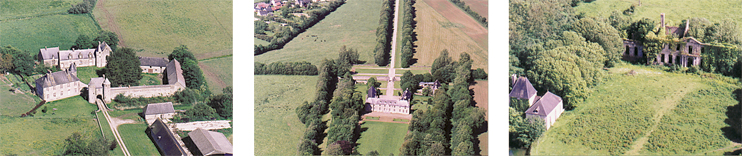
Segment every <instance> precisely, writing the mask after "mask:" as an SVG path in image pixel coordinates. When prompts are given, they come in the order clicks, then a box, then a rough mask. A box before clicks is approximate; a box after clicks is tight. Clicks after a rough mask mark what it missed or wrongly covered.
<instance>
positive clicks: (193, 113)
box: [184, 104, 219, 120]
mask: <svg viewBox="0 0 742 156" xmlns="http://www.w3.org/2000/svg"><path fill="white" fill-rule="evenodd" d="M184 114H185V115H186V116H187V117H188V118H190V119H191V120H210V119H211V118H215V117H218V116H219V115H217V114H216V110H214V108H211V107H209V106H207V105H204V104H196V105H193V107H191V108H190V109H188V110H186V112H185V113H184Z"/></svg>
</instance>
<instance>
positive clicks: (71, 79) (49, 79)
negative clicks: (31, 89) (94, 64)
mask: <svg viewBox="0 0 742 156" xmlns="http://www.w3.org/2000/svg"><path fill="white" fill-rule="evenodd" d="M35 82H36V88H35V89H36V95H38V96H39V97H40V98H41V99H42V100H45V101H46V102H50V101H55V100H59V99H64V98H68V97H73V96H77V95H80V91H81V90H82V89H83V88H85V87H87V85H86V84H84V83H82V82H80V79H79V78H77V67H76V66H75V65H74V64H73V65H72V66H70V67H69V68H68V69H67V70H64V71H58V72H54V73H51V72H48V73H46V74H45V75H44V76H43V77H41V78H38V79H36V81H35Z"/></svg>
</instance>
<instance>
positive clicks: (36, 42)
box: [0, 9, 100, 55]
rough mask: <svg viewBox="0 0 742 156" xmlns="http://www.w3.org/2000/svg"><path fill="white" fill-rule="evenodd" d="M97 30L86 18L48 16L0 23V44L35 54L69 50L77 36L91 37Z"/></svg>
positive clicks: (78, 16) (90, 20) (93, 22)
mask: <svg viewBox="0 0 742 156" xmlns="http://www.w3.org/2000/svg"><path fill="white" fill-rule="evenodd" d="M3 10H5V9H3ZM99 31H100V30H99V29H98V27H97V26H96V25H95V21H93V19H92V18H90V16H88V15H72V14H70V15H51V16H42V17H35V18H28V19H22V20H9V21H0V32H2V33H0V45H2V46H7V45H11V46H13V47H16V48H18V49H20V50H24V51H27V52H28V53H30V54H34V55H36V54H38V53H39V49H41V48H44V47H49V48H51V47H59V49H60V50H64V49H70V47H71V46H72V45H74V44H75V40H76V39H77V37H78V36H79V35H81V34H84V35H88V36H95V35H97V34H98V32H99Z"/></svg>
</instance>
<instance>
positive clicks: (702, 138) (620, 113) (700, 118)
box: [531, 64, 738, 155]
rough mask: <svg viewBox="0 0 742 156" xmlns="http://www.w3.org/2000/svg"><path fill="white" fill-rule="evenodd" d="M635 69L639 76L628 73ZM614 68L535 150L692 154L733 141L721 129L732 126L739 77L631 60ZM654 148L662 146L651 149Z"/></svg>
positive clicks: (558, 122)
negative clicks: (729, 113) (706, 75)
mask: <svg viewBox="0 0 742 156" xmlns="http://www.w3.org/2000/svg"><path fill="white" fill-rule="evenodd" d="M630 70H634V71H637V73H639V74H638V75H635V76H628V75H626V73H627V72H629V71H630ZM609 72H610V73H612V74H609V75H608V76H607V78H606V80H605V81H604V82H603V83H602V84H600V85H598V86H595V87H594V90H595V91H594V92H593V93H592V95H590V96H589V97H588V98H587V99H586V101H584V102H582V103H579V104H578V105H579V106H578V107H577V108H576V109H575V110H572V111H566V112H564V113H563V114H562V115H561V117H560V118H559V119H557V121H556V123H555V124H554V125H553V126H552V127H551V128H550V129H549V130H548V131H547V132H546V133H544V136H543V137H542V138H540V139H539V140H538V143H536V144H535V145H534V147H532V150H531V154H534V155H540V154H557V155H571V154H584V155H609V154H610V155H617V154H629V155H647V154H671V155H675V154H681V155H687V154H704V152H709V151H710V150H712V149H719V148H722V147H725V146H728V145H732V142H731V141H730V140H729V139H726V138H724V137H723V136H722V135H723V134H724V132H723V131H722V130H721V128H722V127H726V126H728V125H726V124H725V123H724V122H723V121H724V120H725V119H726V116H725V115H724V113H725V112H726V108H727V106H730V105H733V104H737V102H736V100H734V97H733V96H732V91H733V90H734V89H736V88H738V87H737V86H735V85H734V84H730V83H728V82H736V80H725V77H721V76H718V75H716V76H714V77H716V79H707V78H702V77H701V76H698V75H686V74H676V73H668V72H664V71H661V70H658V69H652V68H649V67H645V66H635V65H626V64H622V65H618V66H617V67H614V68H611V69H609ZM720 79H721V80H723V81H720ZM619 134H620V135H619ZM668 142H672V143H668ZM652 146H659V147H662V148H663V149H662V150H658V151H648V150H647V147H652ZM687 151H692V152H687Z"/></svg>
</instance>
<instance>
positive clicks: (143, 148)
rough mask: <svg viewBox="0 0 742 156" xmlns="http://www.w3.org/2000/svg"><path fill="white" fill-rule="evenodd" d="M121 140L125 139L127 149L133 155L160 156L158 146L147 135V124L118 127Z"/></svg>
mask: <svg viewBox="0 0 742 156" xmlns="http://www.w3.org/2000/svg"><path fill="white" fill-rule="evenodd" d="M118 130H119V134H121V138H122V139H124V143H125V144H126V149H128V150H129V153H131V154H132V155H154V156H156V155H160V152H159V151H157V146H155V144H154V143H153V142H152V139H150V138H149V136H148V135H147V133H146V132H145V131H146V130H147V125H146V124H123V125H119V127H118Z"/></svg>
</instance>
